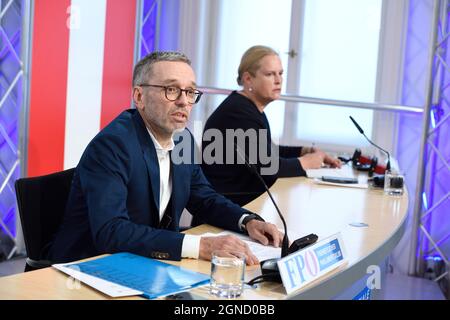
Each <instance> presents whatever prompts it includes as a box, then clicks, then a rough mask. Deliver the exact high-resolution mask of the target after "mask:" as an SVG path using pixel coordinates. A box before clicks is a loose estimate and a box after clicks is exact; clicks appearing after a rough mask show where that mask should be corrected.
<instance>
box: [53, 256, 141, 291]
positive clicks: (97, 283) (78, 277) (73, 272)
mask: <svg viewBox="0 0 450 320" xmlns="http://www.w3.org/2000/svg"><path fill="white" fill-rule="evenodd" d="M75 264H76V263H67V264H54V265H53V268H55V269H58V270H59V271H62V272H64V273H66V274H68V275H69V276H71V277H72V278H73V279H72V280H73V281H72V280H70V279H68V280H67V285H68V286H69V287H70V289H78V288H79V284H78V283H77V281H81V282H83V283H85V284H87V285H88V286H90V287H92V288H94V289H96V290H98V291H100V292H103V293H104V294H107V295H108V296H110V297H113V298H119V297H128V296H137V295H141V294H143V293H144V292H142V291H139V290H134V289H131V288H128V287H124V286H121V285H119V284H117V283H114V282H110V281H106V280H103V279H100V278H97V277H94V276H91V275H89V274H86V273H83V272H81V271H80V270H79V268H76V267H75V266H72V267H70V265H75Z"/></svg>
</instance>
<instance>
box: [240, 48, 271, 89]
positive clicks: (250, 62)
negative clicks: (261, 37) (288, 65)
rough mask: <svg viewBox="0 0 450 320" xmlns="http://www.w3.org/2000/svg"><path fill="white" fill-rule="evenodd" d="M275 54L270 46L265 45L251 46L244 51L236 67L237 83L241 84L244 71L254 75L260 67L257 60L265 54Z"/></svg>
mask: <svg viewBox="0 0 450 320" xmlns="http://www.w3.org/2000/svg"><path fill="white" fill-rule="evenodd" d="M270 55H276V56H278V53H277V52H276V51H275V50H273V49H272V48H270V47H266V46H253V47H251V48H249V49H248V50H247V51H245V53H244V55H243V56H242V58H241V64H240V65H239V69H238V77H237V79H236V80H237V83H238V85H240V86H242V85H243V83H242V75H243V74H244V72H248V73H250V74H251V75H252V76H255V74H256V71H258V69H259V68H260V67H261V65H260V64H259V62H260V61H261V59H262V58H264V57H265V56H270Z"/></svg>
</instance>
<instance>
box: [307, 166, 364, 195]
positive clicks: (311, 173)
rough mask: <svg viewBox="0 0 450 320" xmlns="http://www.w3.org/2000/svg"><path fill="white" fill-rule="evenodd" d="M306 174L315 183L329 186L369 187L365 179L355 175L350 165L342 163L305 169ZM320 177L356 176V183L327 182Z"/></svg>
mask: <svg viewBox="0 0 450 320" xmlns="http://www.w3.org/2000/svg"><path fill="white" fill-rule="evenodd" d="M306 175H307V177H308V178H313V179H314V183H317V184H325V185H329V186H337V187H347V188H360V189H367V188H369V185H368V184H367V179H362V178H361V177H359V176H357V175H355V173H354V171H353V169H352V167H351V166H348V165H344V166H342V167H341V168H320V169H308V170H306ZM322 177H339V178H357V179H358V183H335V182H328V181H323V180H322ZM362 180H365V181H362Z"/></svg>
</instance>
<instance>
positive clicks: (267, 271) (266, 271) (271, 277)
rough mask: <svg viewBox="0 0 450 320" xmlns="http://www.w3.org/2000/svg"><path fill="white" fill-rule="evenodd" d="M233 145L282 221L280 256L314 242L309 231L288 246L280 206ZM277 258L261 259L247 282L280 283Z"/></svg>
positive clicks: (314, 239)
mask: <svg viewBox="0 0 450 320" xmlns="http://www.w3.org/2000/svg"><path fill="white" fill-rule="evenodd" d="M234 146H235V148H236V152H237V153H238V155H239V156H240V158H241V159H243V160H244V162H245V165H246V167H247V168H248V169H250V171H251V172H252V173H253V174H254V175H256V176H257V177H258V179H259V180H260V181H261V183H262V185H263V186H264V189H265V190H266V192H267V194H268V195H269V197H270V200H271V201H272V203H273V205H274V207H275V209H276V210H277V213H278V216H279V217H280V219H281V221H282V222H283V227H284V237H283V242H282V245H281V258H283V257H285V256H287V255H288V254H291V253H293V252H296V251H297V250H300V249H303V248H305V247H307V246H309V245H310V244H313V243H314V242H316V241H317V239H318V238H319V237H318V236H317V235H316V234H314V233H311V234H309V235H307V236H304V237H302V238H300V239H297V240H295V241H294V242H293V243H292V245H291V246H290V247H289V239H288V235H287V227H286V221H285V220H284V217H283V215H282V214H281V210H280V208H278V205H277V203H276V202H275V200H274V198H273V196H272V193H271V192H270V190H269V187H268V186H267V184H266V182H265V181H264V179H263V177H261V175H260V174H259V172H258V169H257V168H256V166H254V165H252V164H250V163H249V161H248V158H247V155H246V154H243V153H242V152H241V150H240V149H239V147H238V145H237V144H236V141H234ZM278 260H279V259H278V258H274V259H267V260H264V261H261V262H260V265H261V275H260V276H258V277H256V278H253V279H252V280H250V281H249V282H248V284H249V285H251V286H252V285H254V284H256V283H259V282H263V281H274V282H280V283H281V282H282V280H281V275H280V271H279V270H278V265H277V261H278Z"/></svg>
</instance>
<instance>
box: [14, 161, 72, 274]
mask: <svg viewBox="0 0 450 320" xmlns="http://www.w3.org/2000/svg"><path fill="white" fill-rule="evenodd" d="M74 172H75V169H74V168H72V169H68V170H64V171H61V172H56V173H52V174H49V175H45V176H40V177H31V178H21V179H18V180H16V182H15V189H16V197H17V204H18V208H19V215H20V221H21V223H22V231H23V237H24V241H25V247H26V250H27V255H28V259H27V265H29V266H30V265H31V267H32V268H31V269H38V268H40V267H45V266H46V264H49V262H48V261H42V259H43V258H45V256H46V253H47V252H46V251H47V250H48V249H49V244H50V243H51V241H52V240H53V237H54V236H55V234H56V232H57V231H58V228H59V226H60V225H61V222H62V219H63V217H64V211H65V209H66V203H67V199H68V196H69V192H70V188H71V185H72V178H73V174H74ZM30 260H31V263H30ZM40 261H41V263H40ZM28 270H30V268H28ZM28 270H27V268H25V271H28Z"/></svg>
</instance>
